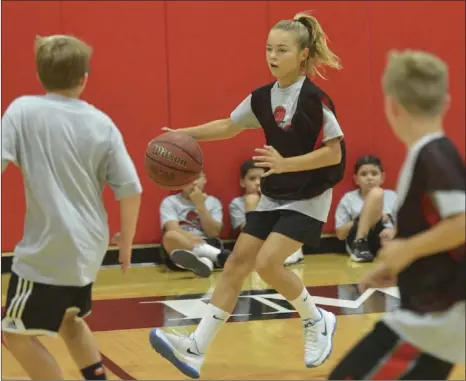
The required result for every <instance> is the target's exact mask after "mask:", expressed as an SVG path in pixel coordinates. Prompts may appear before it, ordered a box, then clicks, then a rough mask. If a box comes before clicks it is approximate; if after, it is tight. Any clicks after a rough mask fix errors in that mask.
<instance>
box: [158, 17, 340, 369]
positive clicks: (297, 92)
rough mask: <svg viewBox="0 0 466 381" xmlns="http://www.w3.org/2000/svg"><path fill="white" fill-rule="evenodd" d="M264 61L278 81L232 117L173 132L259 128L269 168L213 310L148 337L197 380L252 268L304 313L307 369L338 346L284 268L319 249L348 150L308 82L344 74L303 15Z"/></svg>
mask: <svg viewBox="0 0 466 381" xmlns="http://www.w3.org/2000/svg"><path fill="white" fill-rule="evenodd" d="M266 56H267V64H268V66H269V69H270V71H271V72H272V74H273V75H274V76H275V77H276V79H277V80H276V81H274V82H273V83H271V84H269V85H266V86H264V87H261V88H259V89H257V90H255V91H253V92H252V93H251V94H250V95H249V96H248V97H247V98H246V99H245V100H244V101H243V102H242V103H241V104H240V105H239V106H238V107H237V108H236V109H235V110H234V111H233V113H232V114H231V116H230V118H228V119H222V120H216V121H213V122H209V123H206V124H204V125H200V126H197V127H190V128H184V129H181V130H177V131H181V132H184V133H187V134H189V135H190V136H191V137H193V138H194V139H196V140H198V141H211V140H221V139H229V138H232V137H234V136H236V135H238V134H239V133H240V132H242V131H244V130H245V129H249V128H263V131H264V134H265V137H266V141H267V145H266V146H264V148H260V149H257V150H256V151H257V155H258V156H256V157H254V159H255V160H256V162H257V164H256V165H257V166H259V167H263V168H265V169H266V171H265V174H264V177H263V179H262V183H261V190H262V196H261V199H260V201H259V204H258V206H257V208H256V210H255V211H254V212H250V213H248V214H247V220H246V225H245V227H244V229H243V231H242V233H241V234H240V236H239V237H238V240H237V242H236V245H235V247H234V250H233V253H232V254H231V256H230V258H229V260H228V261H227V263H226V264H225V268H224V271H223V273H222V274H221V276H220V278H219V280H218V283H217V285H216V288H215V291H214V293H213V295H212V298H211V300H210V304H209V308H210V313H208V314H206V316H204V317H203V319H202V320H201V322H200V324H199V326H198V327H197V329H196V330H195V332H193V333H192V334H191V335H190V336H189V337H184V336H179V335H175V334H171V333H165V332H164V331H162V330H160V329H154V330H152V332H151V335H150V340H151V344H152V346H153V347H154V349H155V350H156V351H157V352H159V353H160V354H161V355H162V356H163V357H165V358H166V359H167V360H169V361H170V362H172V363H173V365H175V366H176V367H177V368H178V369H179V370H180V371H181V372H183V373H184V374H186V375H187V376H189V377H192V378H198V377H199V376H200V368H201V366H202V363H203V361H204V353H205V351H206V350H207V348H208V346H209V344H210V343H211V342H212V341H213V339H214V337H215V335H216V333H217V331H218V329H219V328H220V327H221V326H222V325H223V323H225V322H226V321H227V320H228V318H229V316H230V314H231V313H232V312H233V309H234V307H235V305H236V302H237V298H238V296H239V294H240V291H241V288H242V286H243V282H244V280H245V279H246V277H247V276H248V275H249V274H250V273H251V272H252V271H253V270H256V271H257V272H258V274H259V275H260V276H261V277H262V279H263V280H264V281H266V282H267V283H268V284H270V286H272V287H273V288H274V289H276V290H277V291H278V292H280V293H281V294H282V295H283V296H284V297H285V298H286V299H287V300H288V301H289V302H290V303H291V304H292V305H293V307H294V308H295V309H296V310H297V312H298V313H299V314H300V316H301V318H302V320H303V327H304V353H305V355H304V361H305V364H306V366H307V367H316V366H319V365H321V364H322V363H323V362H324V361H325V360H326V359H327V358H328V356H329V355H330V352H331V350H332V337H333V334H334V331H335V327H336V318H335V315H334V314H332V313H330V312H327V311H325V310H323V309H321V308H318V307H316V305H315V304H314V302H313V299H312V297H311V296H310V295H309V293H308V291H307V289H306V287H305V286H304V285H303V282H302V281H301V280H300V279H299V277H298V276H296V275H295V274H294V273H293V272H291V271H289V270H287V269H286V268H285V267H284V266H283V262H284V261H285V259H286V258H287V257H288V256H289V255H290V254H292V253H294V252H296V251H297V250H298V249H300V248H301V247H302V245H303V244H304V243H306V244H309V245H312V246H318V245H319V241H320V235H321V231H322V225H323V223H324V222H325V221H326V220H327V217H328V213H329V210H330V204H331V201H332V187H333V186H334V185H335V184H336V183H338V182H339V181H340V180H341V178H342V176H343V172H344V167H345V161H346V158H345V145H344V142H343V132H342V131H341V129H340V126H339V124H338V122H337V119H336V116H335V109H334V106H333V103H332V101H331V100H330V98H329V97H328V96H327V95H326V94H325V93H324V92H323V91H322V90H321V89H319V88H318V87H317V86H316V85H315V84H314V83H312V82H311V81H310V80H309V79H308V78H307V74H318V75H320V72H319V69H320V68H321V67H323V66H329V67H333V68H335V69H339V68H340V63H339V59H338V57H337V56H336V55H335V54H334V53H333V52H332V51H331V50H330V49H329V48H328V47H327V37H326V35H325V33H324V32H323V30H322V28H321V26H320V24H319V22H318V21H317V20H316V19H315V18H314V17H312V16H310V15H307V14H303V13H299V14H297V15H296V16H295V17H294V19H293V20H282V21H280V22H278V23H277V24H276V25H275V26H274V27H273V28H272V29H271V30H270V32H269V35H268V40H267V54H266ZM165 130H166V131H167V130H168V131H170V129H165Z"/></svg>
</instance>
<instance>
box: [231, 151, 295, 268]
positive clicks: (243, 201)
mask: <svg viewBox="0 0 466 381" xmlns="http://www.w3.org/2000/svg"><path fill="white" fill-rule="evenodd" d="M263 173H264V169H263V168H258V167H255V166H254V160H247V161H245V162H244V163H243V164H242V165H241V167H240V186H241V188H243V189H244V195H243V196H240V197H236V198H234V199H233V200H232V201H231V203H230V206H229V209H230V220H231V226H232V228H233V230H234V232H235V235H237V234H239V233H240V231H241V229H242V228H243V227H244V224H245V223H246V213H248V212H251V211H253V210H254V209H255V208H256V206H257V204H258V203H259V199H260V194H261V193H260V180H261V176H262V174H263ZM303 259H304V255H303V251H302V249H299V250H298V251H296V253H294V254H291V255H290V256H289V257H288V258H287V259H286V260H285V265H292V264H295V263H298V262H300V261H302V260H303Z"/></svg>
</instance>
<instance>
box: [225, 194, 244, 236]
mask: <svg viewBox="0 0 466 381" xmlns="http://www.w3.org/2000/svg"><path fill="white" fill-rule="evenodd" d="M228 208H229V209H230V221H231V227H232V228H233V230H236V229H238V228H239V227H240V226H241V225H243V224H244V223H246V212H245V209H244V196H240V197H236V198H234V199H233V200H231V202H230V205H229V207H228Z"/></svg>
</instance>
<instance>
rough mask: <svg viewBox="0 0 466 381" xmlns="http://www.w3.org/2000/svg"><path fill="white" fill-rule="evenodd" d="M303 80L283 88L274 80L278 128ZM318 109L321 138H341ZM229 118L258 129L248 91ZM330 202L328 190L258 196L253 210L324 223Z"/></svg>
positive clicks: (333, 123) (290, 111)
mask: <svg viewBox="0 0 466 381" xmlns="http://www.w3.org/2000/svg"><path fill="white" fill-rule="evenodd" d="M304 80H305V77H302V78H301V79H300V80H299V81H297V82H295V83H294V84H292V85H291V86H289V87H286V88H279V87H278V83H277V82H276V83H275V84H274V86H273V87H272V90H271V103H272V110H274V116H275V121H276V122H277V124H278V125H279V126H280V127H281V128H287V126H288V125H290V124H291V120H292V118H293V115H294V113H295V112H296V106H297V103H298V97H299V93H300V91H301V88H302V86H303V83H304ZM322 108H323V113H324V127H323V141H324V142H325V141H328V140H331V139H335V138H341V137H343V132H342V130H341V128H340V125H339V124H338V121H337V119H336V117H335V115H334V114H333V113H332V112H331V111H330V110H329V109H328V108H327V107H326V106H325V105H322ZM230 118H231V120H232V121H233V122H235V123H236V124H238V125H240V126H242V127H244V128H261V125H260V123H259V121H258V120H257V118H256V116H255V115H254V113H253V111H252V108H251V94H250V95H248V96H247V97H246V99H244V100H243V102H241V103H240V105H239V106H238V107H237V108H236V109H235V110H234V111H233V112H232V113H231V115H230ZM331 204H332V189H327V190H326V191H325V192H324V193H322V194H320V195H319V196H317V197H314V198H311V199H307V200H299V201H287V200H274V199H271V198H270V197H267V196H264V195H262V196H261V198H260V201H259V204H258V205H257V208H256V211H259V212H260V211H268V210H275V209H288V210H294V211H297V212H300V213H303V214H306V215H308V216H310V217H313V218H315V219H317V220H319V221H323V222H326V221H327V218H328V213H329V211H330V206H331Z"/></svg>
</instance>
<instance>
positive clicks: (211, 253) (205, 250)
mask: <svg viewBox="0 0 466 381" xmlns="http://www.w3.org/2000/svg"><path fill="white" fill-rule="evenodd" d="M221 252H222V251H221V250H220V249H217V248H216V247H214V246H212V245H209V244H208V243H200V244H199V245H196V246H195V247H194V249H193V253H194V254H196V255H198V256H200V257H206V258H209V259H210V260H211V261H212V262H216V261H217V256H218V255H219V254H220V253H221Z"/></svg>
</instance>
